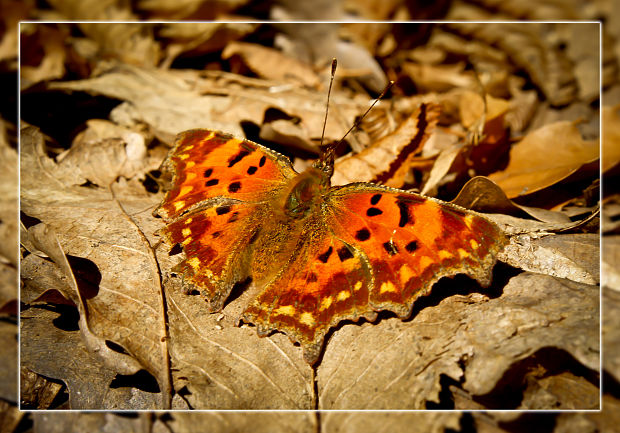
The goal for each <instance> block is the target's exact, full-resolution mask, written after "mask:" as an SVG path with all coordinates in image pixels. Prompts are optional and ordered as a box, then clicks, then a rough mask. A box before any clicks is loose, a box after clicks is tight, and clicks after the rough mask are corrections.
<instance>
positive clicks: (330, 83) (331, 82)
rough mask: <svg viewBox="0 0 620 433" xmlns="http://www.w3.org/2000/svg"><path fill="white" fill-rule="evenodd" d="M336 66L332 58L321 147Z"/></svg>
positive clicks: (336, 62)
mask: <svg viewBox="0 0 620 433" xmlns="http://www.w3.org/2000/svg"><path fill="white" fill-rule="evenodd" d="M336 66H338V61H337V60H336V59H335V58H333V59H332V76H331V78H330V79H329V89H328V90H327V103H326V104H325V120H323V132H321V144H320V146H323V139H324V138H325V126H327V113H328V112H329V96H330V95H331V94H332V84H333V83H334V76H335V75H336Z"/></svg>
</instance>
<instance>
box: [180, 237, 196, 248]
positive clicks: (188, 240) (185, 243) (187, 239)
mask: <svg viewBox="0 0 620 433" xmlns="http://www.w3.org/2000/svg"><path fill="white" fill-rule="evenodd" d="M192 240H193V239H192V237H191V236H188V237H186V238H185V240H184V241H183V242H181V245H183V246H185V245H187V244H189V243H190V242H191V241H192Z"/></svg>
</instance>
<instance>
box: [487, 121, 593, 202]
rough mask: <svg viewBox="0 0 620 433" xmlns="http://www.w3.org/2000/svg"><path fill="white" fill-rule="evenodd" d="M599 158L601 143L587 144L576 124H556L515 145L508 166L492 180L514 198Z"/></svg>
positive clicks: (509, 196) (551, 183)
mask: <svg viewBox="0 0 620 433" xmlns="http://www.w3.org/2000/svg"><path fill="white" fill-rule="evenodd" d="M598 158H599V145H598V140H595V141H584V140H583V139H582V138H581V134H580V132H579V130H578V129H577V126H576V125H575V123H574V122H566V121H564V122H556V123H553V124H550V125H546V126H543V127H542V128H539V129H537V130H535V131H533V132H531V133H530V134H528V135H527V136H526V137H525V138H524V139H523V140H521V141H520V142H519V143H516V144H515V145H513V147H512V150H511V151H510V161H509V163H508V166H507V167H506V168H505V169H504V170H502V171H499V172H496V173H492V174H491V175H490V176H489V179H491V180H492V181H493V182H495V183H496V184H497V185H499V186H500V187H501V188H502V190H504V192H505V193H506V195H507V196H508V198H514V197H518V196H520V195H525V194H530V193H533V192H536V191H539V190H541V189H543V188H546V187H548V186H551V185H553V184H555V183H557V182H559V181H561V180H562V179H565V178H566V177H568V176H569V175H571V174H573V173H575V172H576V171H577V170H578V169H579V168H581V167H582V166H583V165H585V164H588V163H591V162H593V161H596V160H597V159H598Z"/></svg>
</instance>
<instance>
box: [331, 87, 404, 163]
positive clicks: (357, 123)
mask: <svg viewBox="0 0 620 433" xmlns="http://www.w3.org/2000/svg"><path fill="white" fill-rule="evenodd" d="M393 85H394V81H390V82H388V84H387V86H385V89H383V92H381V94H380V95H379V97H378V98H377V99H375V100H374V102H373V103H372V104H371V105H370V107H368V110H366V112H365V113H364V114H362V115H361V116H360V117H358V118H357V120H356V121H355V123H353V126H351V127H350V128H349V130H348V131H347V132H346V134H344V135H343V136H342V138H341V139H340V140H339V141H338V142H337V143H336V144H334V145H332V146H330V147H329V149H328V150H327V151H326V152H325V154H324V155H323V157H322V158H321V161H322V162H323V164H327V165H329V164H331V165H332V166H333V163H334V152H335V151H336V149H337V148H338V146H340V145H341V144H342V142H343V141H344V139H345V138H347V135H349V133H350V132H351V131H353V130H354V129H355V128H357V127H358V126H359V124H360V123H362V120H364V117H366V115H367V114H368V113H369V112H370V110H372V107H374V106H375V104H376V103H377V102H379V101H380V100H381V99H382V98H383V97H384V96H385V94H386V93H387V92H388V90H390V89H391V88H392V86H393ZM326 114H327V113H326ZM321 142H322V141H321Z"/></svg>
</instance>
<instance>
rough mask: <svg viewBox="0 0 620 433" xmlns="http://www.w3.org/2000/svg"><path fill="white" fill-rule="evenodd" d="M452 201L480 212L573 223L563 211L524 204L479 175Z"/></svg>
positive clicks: (550, 221)
mask: <svg viewBox="0 0 620 433" xmlns="http://www.w3.org/2000/svg"><path fill="white" fill-rule="evenodd" d="M452 203H454V204H456V205H459V206H462V207H464V208H467V209H472V210H476V211H478V212H487V213H488V212H491V213H502V214H507V215H514V216H519V215H520V214H521V213H522V212H525V213H527V214H528V215H530V216H533V217H534V218H536V219H538V220H539V221H543V222H548V223H556V224H562V223H563V224H566V225H567V226H568V225H571V224H572V222H571V220H570V218H569V217H568V216H567V215H565V214H563V213H561V212H554V211H550V210H547V209H542V208H536V207H531V206H524V205H520V204H518V203H515V202H514V201H512V200H510V199H508V197H506V194H505V193H504V191H502V189H501V188H500V187H499V186H497V185H496V184H495V183H493V181H491V180H490V179H488V178H486V177H483V176H477V177H474V178H473V179H470V180H469V181H468V182H467V183H466V184H465V185H464V186H463V189H461V192H459V194H458V195H457V196H456V198H455V199H454V200H452Z"/></svg>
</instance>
